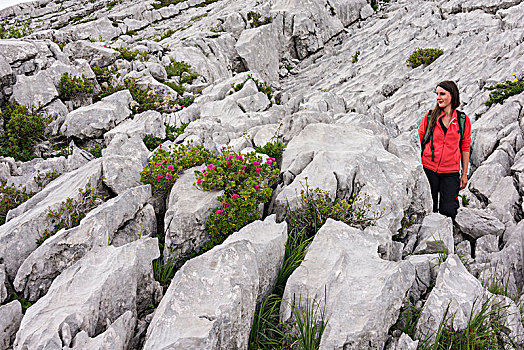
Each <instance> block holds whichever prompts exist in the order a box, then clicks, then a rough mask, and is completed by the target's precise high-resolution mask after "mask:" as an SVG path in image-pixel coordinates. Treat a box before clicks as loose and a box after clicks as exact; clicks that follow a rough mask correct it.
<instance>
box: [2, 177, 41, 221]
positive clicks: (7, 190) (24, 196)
mask: <svg viewBox="0 0 524 350" xmlns="http://www.w3.org/2000/svg"><path fill="white" fill-rule="evenodd" d="M32 195H33V193H27V192H26V191H25V189H24V188H22V187H18V188H17V187H16V186H14V185H7V180H2V181H1V182H0V225H3V224H4V223H5V219H6V215H7V212H8V211H9V210H11V209H14V208H16V207H18V206H19V205H20V204H22V203H24V202H25V201H27V200H28V199H29V198H31V196H32Z"/></svg>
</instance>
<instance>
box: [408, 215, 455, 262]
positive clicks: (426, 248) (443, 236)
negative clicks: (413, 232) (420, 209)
mask: <svg viewBox="0 0 524 350" xmlns="http://www.w3.org/2000/svg"><path fill="white" fill-rule="evenodd" d="M418 234H419V241H418V245H417V247H416V248H415V252H414V253H415V254H427V253H444V252H453V251H455V246H454V242H453V223H452V222H451V218H449V217H446V216H444V215H441V214H438V213H431V214H429V215H428V216H426V217H425V218H424V221H423V222H422V226H421V227H420V231H419V233H418Z"/></svg>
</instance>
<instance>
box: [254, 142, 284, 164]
mask: <svg viewBox="0 0 524 350" xmlns="http://www.w3.org/2000/svg"><path fill="white" fill-rule="evenodd" d="M285 148H286V145H285V144H284V143H283V142H280V141H272V142H268V143H266V144H265V145H264V146H262V147H260V146H255V151H257V152H258V153H264V154H267V155H268V156H269V157H271V158H275V159H277V160H278V159H280V158H282V153H283V152H284V149H285Z"/></svg>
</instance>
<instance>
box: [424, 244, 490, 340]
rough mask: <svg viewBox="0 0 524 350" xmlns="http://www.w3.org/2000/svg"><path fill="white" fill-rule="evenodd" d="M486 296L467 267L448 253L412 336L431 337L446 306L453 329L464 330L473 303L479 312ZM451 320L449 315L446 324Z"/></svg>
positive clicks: (444, 312) (456, 257) (432, 337)
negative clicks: (451, 316)
mask: <svg viewBox="0 0 524 350" xmlns="http://www.w3.org/2000/svg"><path fill="white" fill-rule="evenodd" d="M486 299H487V295H486V293H485V291H484V288H483V287H482V285H481V284H480V282H479V280H477V279H476V278H475V277H474V276H472V275H471V274H470V273H469V272H468V271H467V270H466V268H465V267H464V265H462V262H461V261H460V259H459V257H458V256H457V255H455V254H450V255H449V256H448V258H447V259H446V261H445V262H443V263H442V264H441V265H440V269H439V272H438V277H437V280H436V282H435V287H434V288H433V290H432V291H431V293H430V294H429V297H428V299H427V301H426V303H425V305H424V308H423V309H422V312H421V313H420V318H419V321H418V322H417V326H416V335H415V337H416V338H418V339H426V338H429V339H434V338H435V335H436V332H437V330H438V327H439V324H440V323H441V321H442V319H443V317H444V315H445V314H446V310H447V315H454V317H453V328H454V330H456V331H461V330H464V329H465V328H466V326H467V324H468V320H469V317H470V314H471V312H472V310H473V307H474V306H475V309H474V312H478V310H480V305H482V303H483V302H485V301H486ZM448 308H449V309H448ZM450 320H451V318H448V319H447V320H446V322H445V324H446V325H450V323H451V321H450Z"/></svg>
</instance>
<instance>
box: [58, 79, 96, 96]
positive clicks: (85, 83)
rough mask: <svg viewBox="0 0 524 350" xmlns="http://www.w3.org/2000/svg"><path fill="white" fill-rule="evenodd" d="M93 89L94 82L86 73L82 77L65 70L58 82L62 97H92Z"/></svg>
mask: <svg viewBox="0 0 524 350" xmlns="http://www.w3.org/2000/svg"><path fill="white" fill-rule="evenodd" d="M93 91H94V89H93V82H91V80H89V79H87V78H86V76H85V75H84V74H82V77H77V76H73V75H70V74H69V73H67V72H65V73H64V74H63V75H62V77H61V78H60V83H59V84H58V92H59V94H60V97H61V98H63V99H66V100H70V99H73V98H82V97H91V96H92V95H93Z"/></svg>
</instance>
